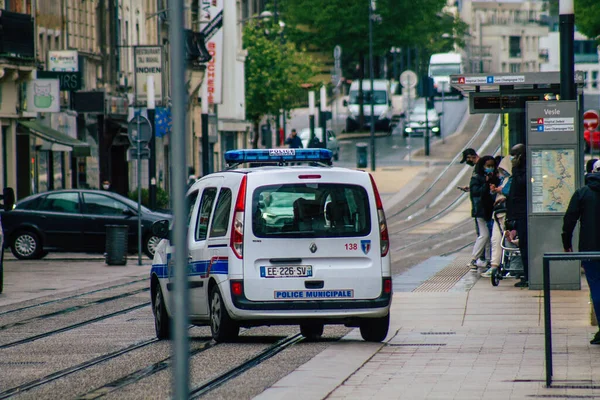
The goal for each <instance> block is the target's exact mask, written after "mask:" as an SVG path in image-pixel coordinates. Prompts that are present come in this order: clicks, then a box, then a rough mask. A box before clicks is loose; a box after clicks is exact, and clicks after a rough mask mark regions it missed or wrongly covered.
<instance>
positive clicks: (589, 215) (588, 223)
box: [562, 161, 600, 344]
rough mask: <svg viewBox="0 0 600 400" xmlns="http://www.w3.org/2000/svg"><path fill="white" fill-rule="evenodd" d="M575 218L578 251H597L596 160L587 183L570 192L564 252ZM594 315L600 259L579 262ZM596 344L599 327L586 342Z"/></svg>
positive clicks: (599, 183)
mask: <svg viewBox="0 0 600 400" xmlns="http://www.w3.org/2000/svg"><path fill="white" fill-rule="evenodd" d="M577 221H579V224H580V225H579V251H600V161H596V163H595V164H594V170H593V172H592V173H591V174H589V176H588V177H587V183H586V185H585V186H583V187H582V188H579V189H577V190H576V191H575V193H573V196H572V197H571V201H570V202H569V207H568V208H567V212H566V213H565V216H564V218H563V228H562V242H563V248H564V249H565V251H566V252H572V251H573V243H572V240H573V230H574V229H575V225H577ZM581 264H582V266H583V269H584V270H585V277H586V278H587V281H588V285H589V287H590V295H591V297H592V303H593V305H594V311H595V312H596V316H600V261H583V262H582V263H581ZM590 343H591V344H600V330H599V331H598V332H596V335H595V336H594V338H593V339H592V341H591V342H590Z"/></svg>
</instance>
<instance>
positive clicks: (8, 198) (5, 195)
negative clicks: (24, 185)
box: [0, 187, 15, 211]
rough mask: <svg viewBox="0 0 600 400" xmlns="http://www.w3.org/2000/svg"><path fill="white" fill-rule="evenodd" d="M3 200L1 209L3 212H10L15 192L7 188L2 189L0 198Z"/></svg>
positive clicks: (13, 204)
mask: <svg viewBox="0 0 600 400" xmlns="http://www.w3.org/2000/svg"><path fill="white" fill-rule="evenodd" d="M0 197H1V199H0V200H3V205H2V207H3V208H4V211H10V210H12V209H13V207H14V206H15V191H14V190H13V188H11V187H7V188H4V189H2V196H0Z"/></svg>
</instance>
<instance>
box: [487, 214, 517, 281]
mask: <svg viewBox="0 0 600 400" xmlns="http://www.w3.org/2000/svg"><path fill="white" fill-rule="evenodd" d="M500 246H501V247H502V256H501V264H500V266H499V267H498V268H494V270H493V271H492V273H491V280H492V285H493V286H498V284H499V283H500V281H501V280H502V279H506V278H519V279H520V278H521V277H522V276H523V275H524V271H523V261H522V259H521V252H520V251H519V237H518V235H517V230H516V229H514V226H513V224H512V223H511V222H510V221H507V222H506V224H505V230H504V232H503V234H502V240H501V243H500Z"/></svg>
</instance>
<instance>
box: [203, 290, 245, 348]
mask: <svg viewBox="0 0 600 400" xmlns="http://www.w3.org/2000/svg"><path fill="white" fill-rule="evenodd" d="M210 332H211V333H212V337H213V339H214V340H215V341H216V342H219V343H221V342H227V341H231V340H234V339H236V338H237V337H238V335H239V332H240V327H239V326H238V325H237V324H236V323H235V322H234V321H233V320H232V319H231V317H230V316H229V313H228V312H227V309H226V308H225V303H224V302H223V297H222V296H221V293H220V292H219V289H218V288H217V286H214V287H213V288H212V289H211V290H210Z"/></svg>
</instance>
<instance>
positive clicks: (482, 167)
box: [469, 156, 497, 270]
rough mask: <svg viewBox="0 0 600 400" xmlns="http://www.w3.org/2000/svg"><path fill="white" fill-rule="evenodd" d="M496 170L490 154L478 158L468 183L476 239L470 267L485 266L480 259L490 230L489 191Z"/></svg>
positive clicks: (492, 199)
mask: <svg viewBox="0 0 600 400" xmlns="http://www.w3.org/2000/svg"><path fill="white" fill-rule="evenodd" d="M495 171H496V161H495V160H494V157H492V156H484V157H481V158H479V161H477V164H476V165H475V170H474V172H473V176H472V177H471V182H470V184H469V197H470V198H471V216H472V217H473V218H475V223H476V225H475V227H476V231H477V240H475V244H474V245H473V252H472V257H471V258H472V260H471V262H470V263H469V266H470V267H471V269H474V270H477V268H479V267H482V268H483V267H486V266H487V265H488V263H487V261H485V260H481V259H480V258H481V256H483V255H484V254H485V248H486V246H487V245H488V244H489V241H490V231H489V229H488V224H487V222H488V221H489V220H491V218H492V211H493V206H494V196H492V194H491V193H490V182H492V181H493V183H494V184H496V183H497V182H496V181H495V180H494V178H493V175H494V173H495Z"/></svg>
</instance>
